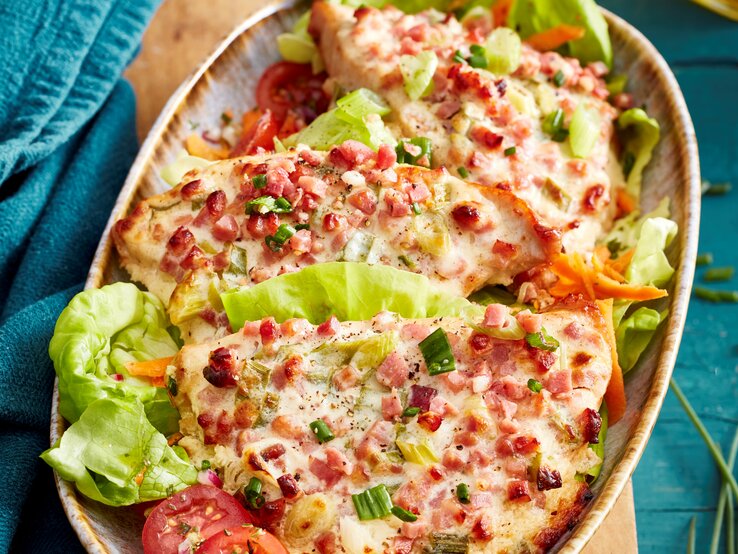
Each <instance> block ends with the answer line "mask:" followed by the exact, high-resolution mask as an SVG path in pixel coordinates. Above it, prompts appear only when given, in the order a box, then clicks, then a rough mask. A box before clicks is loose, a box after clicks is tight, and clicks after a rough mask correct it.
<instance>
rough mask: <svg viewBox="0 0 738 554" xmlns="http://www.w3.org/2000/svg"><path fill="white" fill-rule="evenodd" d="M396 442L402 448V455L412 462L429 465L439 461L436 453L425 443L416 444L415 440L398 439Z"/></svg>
mask: <svg viewBox="0 0 738 554" xmlns="http://www.w3.org/2000/svg"><path fill="white" fill-rule="evenodd" d="M395 444H396V445H397V448H399V449H400V452H401V453H402V457H403V458H405V460H407V461H408V462H410V463H411V464H419V465H424V466H427V465H431V464H434V463H436V462H438V456H436V453H435V452H433V450H431V448H430V446H428V445H427V444H425V443H421V444H415V443H413V442H405V441H401V440H396V441H395Z"/></svg>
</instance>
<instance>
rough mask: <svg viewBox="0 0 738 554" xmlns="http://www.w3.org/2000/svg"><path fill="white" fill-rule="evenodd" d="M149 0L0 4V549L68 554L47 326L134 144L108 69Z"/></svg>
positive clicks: (88, 256)
mask: <svg viewBox="0 0 738 554" xmlns="http://www.w3.org/2000/svg"><path fill="white" fill-rule="evenodd" d="M156 4H157V0H119V1H115V0H97V1H82V0H23V1H22V2H0V53H1V54H0V56H1V57H2V63H0V129H2V133H0V245H1V246H0V463H1V464H2V466H1V467H2V469H3V478H2V480H0V552H7V551H11V550H12V551H13V552H77V551H81V550H82V548H81V546H80V544H79V541H78V540H77V538H76V536H75V535H74V533H73V531H72V529H71V527H70V526H69V523H68V521H67V519H66V517H65V515H64V513H63V511H62V509H61V506H60V503H59V500H58V496H57V494H56V490H55V488H54V484H53V479H52V475H51V471H50V470H49V468H48V467H46V466H45V465H44V464H43V463H42V462H41V461H40V460H39V458H38V455H39V454H40V453H41V452H42V451H43V450H44V449H46V448H47V447H48V445H49V413H50V410H51V390H52V385H53V379H54V371H53V368H52V366H51V362H50V361H49V358H48V354H47V347H48V342H49V339H50V337H51V334H52V331H53V327H54V323H55V321H56V318H57V316H58V315H59V312H60V311H61V309H62V308H63V307H64V306H65V305H66V303H67V302H68V301H69V299H70V298H71V297H72V295H74V294H75V293H76V292H77V291H79V290H80V289H81V288H82V284H83V282H84V278H85V275H86V271H87V268H88V267H89V265H90V262H91V260H92V256H93V254H94V251H95V247H96V245H97V243H98V241H99V239H100V235H101V233H102V230H103V228H104V226H105V222H106V220H107V217H108V214H109V213H110V210H111V209H112V206H113V203H114V200H115V198H116V196H117V194H118V191H119V190H120V187H121V184H122V183H123V180H124V178H125V175H126V173H127V171H128V168H129V167H130V165H131V163H132V161H133V158H134V157H135V154H136V151H137V149H138V145H137V141H136V133H135V101H134V96H133V91H132V90H131V88H130V86H129V85H128V84H127V83H125V82H124V81H121V77H120V76H121V73H122V71H123V69H124V68H125V66H126V65H127V64H128V62H129V61H130V60H131V58H132V56H133V54H134V53H135V51H136V49H137V47H138V44H139V41H140V37H141V33H142V31H143V29H144V28H145V26H146V24H147V22H148V20H149V18H150V17H151V15H152V13H153V10H154V8H155V7H156Z"/></svg>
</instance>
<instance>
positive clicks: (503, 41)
mask: <svg viewBox="0 0 738 554" xmlns="http://www.w3.org/2000/svg"><path fill="white" fill-rule="evenodd" d="M485 50H486V53H487V70H488V71H491V72H492V73H494V74H495V75H509V74H510V73H512V72H514V71H515V70H516V69H517V68H518V66H519V65H520V53H521V50H522V44H521V41H520V37H519V36H518V34H517V33H516V32H515V31H513V30H512V29H509V28H507V27H498V28H497V29H495V30H494V31H492V33H490V35H489V37H487V43H486V45H485Z"/></svg>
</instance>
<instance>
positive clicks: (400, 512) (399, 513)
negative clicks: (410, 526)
mask: <svg viewBox="0 0 738 554" xmlns="http://www.w3.org/2000/svg"><path fill="white" fill-rule="evenodd" d="M392 514H393V515H394V516H395V517H396V518H398V519H400V520H401V521H408V522H413V521H417V520H418V516H416V515H415V514H414V513H412V512H408V511H407V510H405V509H403V508H400V507H399V506H392Z"/></svg>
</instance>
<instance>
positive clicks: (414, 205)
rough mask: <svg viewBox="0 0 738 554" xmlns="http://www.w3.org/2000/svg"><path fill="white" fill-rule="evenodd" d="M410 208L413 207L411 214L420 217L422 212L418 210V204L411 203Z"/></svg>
mask: <svg viewBox="0 0 738 554" xmlns="http://www.w3.org/2000/svg"><path fill="white" fill-rule="evenodd" d="M412 206H413V213H414V214H415V215H420V214H421V213H423V210H421V209H420V204H418V203H417V202H413V204H412Z"/></svg>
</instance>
